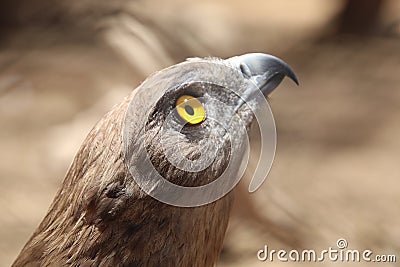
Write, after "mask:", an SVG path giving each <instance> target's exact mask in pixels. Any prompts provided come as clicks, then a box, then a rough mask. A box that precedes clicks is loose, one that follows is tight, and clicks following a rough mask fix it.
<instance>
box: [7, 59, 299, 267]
mask: <svg viewBox="0 0 400 267" xmlns="http://www.w3.org/2000/svg"><path fill="white" fill-rule="evenodd" d="M285 76H288V77H290V78H291V79H292V80H294V81H295V82H296V83H297V78H296V76H295V74H294V72H293V71H292V69H291V68H290V67H289V66H288V65H287V64H286V63H285V62H283V61H282V60H280V59H278V58H276V57H274V56H271V55H267V54H261V53H252V54H245V55H242V56H236V57H232V58H229V59H226V60H222V59H218V58H205V59H200V58H195V59H190V60H187V61H185V62H183V63H180V64H177V65H174V66H171V67H169V68H166V69H164V70H161V71H159V72H157V73H155V74H153V75H151V76H150V77H149V78H147V79H146V80H145V81H144V82H143V83H142V84H141V85H140V86H139V87H138V88H137V89H136V90H134V91H133V92H132V93H131V94H130V95H129V96H128V97H126V98H125V100H123V101H122V103H120V104H118V105H116V106H115V107H114V108H113V109H112V110H111V111H110V112H109V113H107V114H106V115H105V116H104V117H103V118H102V119H101V120H100V121H99V122H98V123H97V124H96V125H95V126H94V128H93V129H92V130H91V132H90V133H89V135H88V136H87V137H86V139H85V141H84V142H83V144H82V146H81V148H80V149H79V151H78V153H77V154H76V156H75V159H74V160H73V163H72V165H71V167H70V168H69V170H68V172H67V174H66V177H65V179H64V181H63V183H62V186H61V188H60V189H59V191H58V192H57V194H56V196H55V199H54V200H53V203H52V204H51V206H50V208H49V211H48V213H47V215H46V216H45V218H44V219H43V221H42V222H41V223H40V225H39V227H38V228H37V229H36V231H35V232H34V233H33V235H32V237H31V238H30V239H29V241H28V242H27V243H26V245H25V246H24V247H23V249H22V251H21V252H20V254H19V256H18V257H17V259H16V260H15V262H14V263H13V265H12V266H14V267H17V266H148V267H153V266H154V267H156V266H157V267H159V266H167V267H168V266H171V267H172V266H174V267H175V266H195V267H196V266H198V267H208V266H214V265H215V264H216V262H217V260H218V256H219V253H220V251H221V247H222V243H223V239H224V235H225V230H226V227H227V224H228V219H229V212H230V208H231V204H232V200H233V191H230V192H228V193H227V194H225V195H223V196H221V197H220V198H218V199H216V200H213V201H210V203H208V204H205V205H197V206H196V205H194V206H190V205H189V206H185V205H183V207H179V205H173V204H170V203H164V202H163V201H160V200H159V199H158V198H157V196H156V197H154V195H151V194H148V192H150V191H151V192H153V191H154V190H155V188H156V187H157V186H154V184H153V185H152V186H150V189H149V187H147V188H146V186H147V185H148V184H147V182H148V181H149V184H151V182H150V181H152V179H153V178H154V175H153V174H154V173H158V174H159V175H160V176H161V177H162V178H163V179H165V180H166V181H168V182H170V183H173V184H175V185H178V186H181V187H185V188H188V187H193V188H197V187H201V186H203V185H206V184H209V183H211V182H213V181H215V180H217V179H218V177H220V176H221V174H222V173H223V172H224V170H225V169H226V168H227V166H228V164H229V161H234V162H239V161H238V160H240V159H241V157H243V153H242V152H240V151H242V150H238V151H239V152H240V153H233V152H232V142H236V143H238V144H239V145H240V144H242V143H244V141H243V140H242V139H244V136H245V134H246V132H243V131H241V130H240V129H236V128H229V129H230V130H229V131H227V128H226V127H228V126H229V125H232V121H235V120H236V119H238V118H239V119H240V120H241V121H242V122H244V124H245V130H246V131H247V130H248V129H249V126H250V124H251V123H252V121H253V120H254V116H253V112H252V109H251V107H253V108H254V107H255V108H257V106H258V105H259V101H260V100H259V99H257V97H255V96H254V95H255V94H254V92H255V91H254V90H255V88H256V90H259V91H258V92H261V93H262V94H263V95H262V96H263V97H264V96H267V95H268V94H269V93H270V92H271V91H272V90H273V89H274V88H275V87H277V86H278V85H279V83H280V82H281V81H282V80H283V78H284V77H285ZM254 85H255V86H254ZM264 100H265V98H264ZM211 118H214V119H211ZM215 118H217V120H216V119H215ZM176 125H182V126H179V127H175V126H176ZM227 125H228V126H227ZM233 125H235V124H233ZM235 127H236V126H235ZM165 128H168V129H167V130H165ZM227 133H228V134H227ZM229 134H235V140H231V139H229ZM209 147H212V151H214V152H215V153H214V155H213V158H212V160H211V161H210V162H208V165H206V166H205V167H203V168H199V169H198V170H186V169H185V168H181V167H180V166H178V165H179V164H180V163H182V162H184V160H181V161H179V160H177V161H176V162H173V161H174V159H176V154H180V155H183V157H184V158H185V159H189V160H196V159H197V158H199V157H202V156H204V155H201V153H200V152H201V151H203V150H204V151H208V150H207V149H208V148H209ZM143 151H146V153H145V154H146V155H147V157H148V160H149V161H150V162H151V165H152V166H153V167H154V169H155V170H156V172H146V170H144V171H143V170H142V172H141V169H143V168H141V164H142V162H144V161H143V160H144V159H143V157H142V156H141V155H139V154H140V153H142V152H143ZM166 151H173V153H171V155H169V156H168V155H166V154H167V153H166ZM199 151H200V152H199ZM203 154H204V153H203ZM205 154H207V153H205ZM205 156H206V159H207V155H205ZM143 164H144V163H143ZM235 168H237V167H236V166H233V169H234V170H236V169H235ZM138 176H141V177H138ZM228 180H229V179H228ZM158 189H160V188H158ZM152 190H153V191H152ZM161 191H162V188H161ZM163 193H164V194H166V195H167V197H168V198H169V199H172V200H174V199H175V200H176V199H177V200H179V199H180V197H181V196H179V191H177V192H175V191H171V192H169V191H164V192H161V195H162V194H163ZM185 197H186V198H188V199H190V195H189V197H188V196H185ZM193 197H198V196H195V195H193Z"/></svg>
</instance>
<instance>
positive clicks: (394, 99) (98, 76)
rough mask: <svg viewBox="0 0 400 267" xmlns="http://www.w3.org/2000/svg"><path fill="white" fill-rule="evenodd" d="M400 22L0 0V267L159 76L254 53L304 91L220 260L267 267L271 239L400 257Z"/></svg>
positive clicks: (178, 0) (351, 4)
mask: <svg viewBox="0 0 400 267" xmlns="http://www.w3.org/2000/svg"><path fill="white" fill-rule="evenodd" d="M399 22H400V2H399V1H395V0H392V1H390V0H347V1H345V0H342V1H330V0H298V1H288V0H286V1H283V0H268V1H266V0H253V1H239V0H220V1H211V0H204V1H196V2H195V1H184V0H165V1H156V0H117V1H112V2H111V1H104V0H97V1H94V0H81V1H71V0H69V1H66V0H60V1H56V2H55V1H47V0H13V1H10V0H2V1H1V2H0V129H1V131H0V214H1V216H0V266H9V265H10V264H11V263H12V261H13V260H14V259H15V257H16V256H17V254H18V253H19V251H20V250H21V248H22V246H23V245H24V244H25V242H26V241H27V240H28V238H29V236H30V235H31V234H32V232H33V231H34V229H35V228H36V227H37V225H38V224H39V222H40V221H41V219H42V218H43V216H44V215H45V213H46V211H47V209H48V207H49V205H50V203H51V201H52V199H53V197H54V195H55V193H56V191H57V188H58V187H59V186H60V184H61V181H62V179H63V177H64V175H65V173H66V170H67V169H68V166H69V164H70V163H71V161H72V159H73V157H74V154H75V152H76V151H77V150H78V148H79V146H80V144H81V143H82V141H83V139H84V137H85V136H86V134H87V133H88V132H89V130H90V129H91V127H93V125H94V124H95V123H96V122H97V121H98V120H99V119H100V118H101V117H102V115H103V114H104V113H106V112H107V111H108V110H110V109H111V108H112V106H113V105H114V104H116V103H118V102H119V101H121V100H122V99H123V98H124V96H126V95H127V94H129V92H130V91H131V90H132V89H134V88H135V87H136V86H137V85H139V83H140V82H141V81H143V79H144V78H145V77H147V76H148V75H149V74H150V73H152V72H154V71H156V70H160V69H162V68H164V67H166V66H169V65H172V64H175V63H177V62H180V61H183V60H185V59H186V58H187V57H194V56H199V57H204V56H218V57H222V58H226V57H231V56H234V55H239V54H243V53H246V52H266V53H271V54H274V55H277V56H279V57H280V58H282V59H284V60H285V61H286V62H288V63H289V64H290V65H291V66H292V67H293V68H294V69H295V71H296V73H297V75H298V76H299V79H300V82H301V86H300V87H295V86H294V85H293V84H292V83H291V82H290V81H288V80H287V81H285V82H284V83H283V84H282V85H281V86H280V87H279V88H278V89H277V91H275V92H274V93H273V94H272V97H271V99H270V104H271V107H272V110H273V112H274V115H275V119H276V124H277V130H278V149H277V154H276V159H275V162H274V166H273V168H272V171H271V173H270V175H269V177H268V179H267V181H266V182H265V183H264V184H263V186H262V187H261V189H260V190H258V191H257V192H256V193H253V194H249V193H247V186H248V181H246V180H244V181H242V182H243V184H241V185H240V186H239V188H238V189H237V191H238V192H237V199H236V204H235V208H234V211H233V214H232V219H231V221H230V226H229V229H228V232H227V237H226V242H225V245H224V249H223V252H222V255H221V260H220V263H219V264H218V266H234V267H236V266H265V265H266V264H267V263H261V262H259V261H258V260H257V256H256V253H257V251H258V250H259V249H262V248H263V247H264V245H268V246H269V248H270V249H277V250H278V249H281V248H285V249H292V248H297V249H302V248H306V249H315V250H318V249H327V248H328V247H330V246H331V247H334V248H335V247H336V240H337V239H339V238H346V240H347V241H348V243H349V248H350V249H360V250H363V249H371V250H373V251H374V253H375V254H396V255H397V257H398V258H397V260H398V261H400V258H399V257H400V241H399V240H400V227H399V225H400V213H399V206H400V187H399V185H400V180H399V179H400V165H399V163H398V162H399V158H400V156H399V155H400V138H399V136H400V90H399V89H400V86H399V85H400V75H399V74H400V73H399V69H400V39H399V38H400V23H399ZM253 130H254V133H253V134H254V136H255V137H254V140H253V143H252V144H253V145H252V149H253V150H254V151H253V156H256V154H257V128H256V127H255V128H254V129H253ZM253 158H254V157H253ZM254 165H255V162H254V161H253V163H252V164H251V166H250V168H249V172H250V173H251V169H252V168H254ZM273 264H274V266H280V265H282V266H290V265H292V264H291V263H279V262H274V263H273ZM293 265H294V264H293ZM303 265H304V266H310V264H309V263H306V264H303ZM322 265H323V266H330V265H333V263H330V262H325V263H322ZM337 265H338V264H336V265H335V266H337ZM339 265H340V264H339ZM370 265H373V264H372V263H370ZM379 265H380V266H395V265H394V264H393V263H392V264H390V263H386V264H382V263H381V264H379ZM296 266H302V264H300V263H296ZM352 266H364V264H359V265H357V264H353V265H352Z"/></svg>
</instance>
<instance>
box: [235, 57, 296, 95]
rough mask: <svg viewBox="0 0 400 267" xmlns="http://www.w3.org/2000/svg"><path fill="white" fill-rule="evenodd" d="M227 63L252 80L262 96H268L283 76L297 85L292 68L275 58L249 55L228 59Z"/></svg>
mask: <svg viewBox="0 0 400 267" xmlns="http://www.w3.org/2000/svg"><path fill="white" fill-rule="evenodd" d="M228 61H230V62H231V64H232V63H233V65H234V66H237V67H238V68H239V69H240V70H241V72H242V73H243V75H244V76H245V77H246V78H248V79H250V80H252V81H253V82H254V83H255V84H256V85H257V87H258V88H259V89H260V90H261V92H262V93H263V94H264V96H268V95H269V94H270V93H271V92H272V91H273V90H274V89H275V88H276V87H277V86H278V85H279V84H280V83H281V82H282V80H283V79H284V78H285V76H287V77H289V78H290V79H292V80H293V81H294V82H295V83H296V84H297V85H299V81H298V79H297V77H296V74H295V73H294V71H293V70H292V68H291V67H290V66H289V65H288V64H287V63H285V62H284V61H283V60H281V59H279V58H277V57H274V56H271V55H268V54H262V53H251V54H245V55H242V56H236V57H232V58H229V59H228Z"/></svg>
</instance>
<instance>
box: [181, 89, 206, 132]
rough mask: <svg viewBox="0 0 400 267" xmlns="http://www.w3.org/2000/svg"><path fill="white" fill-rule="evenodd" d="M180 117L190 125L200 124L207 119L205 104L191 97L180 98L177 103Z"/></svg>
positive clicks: (183, 96)
mask: <svg viewBox="0 0 400 267" xmlns="http://www.w3.org/2000/svg"><path fill="white" fill-rule="evenodd" d="M175 106H176V110H177V112H178V115H179V117H181V118H182V119H183V120H184V121H185V122H187V123H189V124H192V125H194V124H199V123H201V122H202V121H204V119H205V118H206V112H205V110H204V106H203V104H202V103H201V102H200V101H199V100H198V99H197V98H195V97H193V96H190V95H182V96H180V97H179V98H178V99H177V100H176V103H175Z"/></svg>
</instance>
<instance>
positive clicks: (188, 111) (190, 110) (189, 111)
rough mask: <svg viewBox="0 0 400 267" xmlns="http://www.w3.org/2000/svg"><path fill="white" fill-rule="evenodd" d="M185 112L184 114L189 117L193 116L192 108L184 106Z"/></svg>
mask: <svg viewBox="0 0 400 267" xmlns="http://www.w3.org/2000/svg"><path fill="white" fill-rule="evenodd" d="M185 111H186V113H187V114H189V115H190V116H193V115H194V110H193V108H192V107H191V106H188V105H186V106H185Z"/></svg>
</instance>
